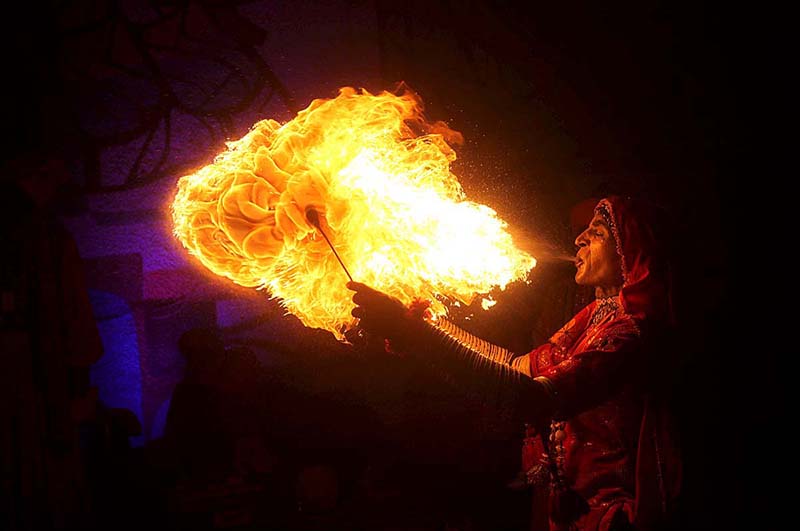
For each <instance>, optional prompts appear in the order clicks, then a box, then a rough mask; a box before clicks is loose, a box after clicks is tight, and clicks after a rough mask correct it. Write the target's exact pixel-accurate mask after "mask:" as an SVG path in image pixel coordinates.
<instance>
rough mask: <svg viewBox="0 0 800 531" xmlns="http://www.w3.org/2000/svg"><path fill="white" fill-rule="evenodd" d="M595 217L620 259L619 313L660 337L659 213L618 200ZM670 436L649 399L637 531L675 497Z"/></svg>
mask: <svg viewBox="0 0 800 531" xmlns="http://www.w3.org/2000/svg"><path fill="white" fill-rule="evenodd" d="M595 212H596V213H599V214H600V215H602V216H603V217H604V218H605V220H606V222H607V223H608V224H609V226H610V227H611V231H612V233H613V234H614V238H615V239H616V243H617V253H618V254H619V255H620V257H621V259H622V275H623V280H624V282H623V285H622V290H621V291H620V299H621V301H622V305H623V308H624V309H625V311H626V312H627V313H628V314H629V315H632V316H633V317H634V318H635V319H636V320H637V321H638V322H639V323H641V324H645V325H646V327H647V328H648V329H649V331H653V329H654V328H658V329H660V332H663V331H664V329H665V328H664V327H669V326H671V325H673V324H674V315H673V308H672V296H671V290H672V278H671V277H672V275H671V271H670V266H669V256H670V255H671V253H672V241H671V234H670V231H669V230H667V227H668V223H667V219H666V215H665V213H664V212H663V211H662V210H661V209H659V208H658V207H656V206H655V205H652V204H649V203H647V202H645V201H642V200H633V199H628V198H622V197H618V196H611V197H608V198H606V199H603V200H601V201H600V202H599V203H598V204H597V206H596V207H595ZM651 346H653V345H651ZM663 354H666V355H671V354H672V353H663ZM663 361H664V360H662V363H663ZM673 431H674V430H673V428H672V419H671V415H670V414H669V411H668V409H666V408H665V407H664V404H663V403H661V402H660V401H659V399H658V396H657V395H651V396H649V397H648V400H647V402H646V405H645V409H644V414H643V417H642V423H641V426H640V433H639V448H638V452H637V469H636V504H635V508H634V509H633V513H632V514H630V515H629V516H631V517H633V518H632V519H633V520H634V522H635V523H636V525H637V526H638V527H641V528H643V529H647V528H648V527H649V526H650V525H651V524H652V523H653V522H655V521H657V520H658V519H659V517H660V516H663V515H664V513H665V512H668V511H669V507H670V505H671V504H672V503H673V502H674V500H675V498H676V497H677V496H678V493H679V492H680V484H681V478H682V466H681V458H680V452H679V451H678V449H677V447H676V446H675V444H674V439H673V435H672V432H673Z"/></svg>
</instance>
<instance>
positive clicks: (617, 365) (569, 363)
mask: <svg viewBox="0 0 800 531" xmlns="http://www.w3.org/2000/svg"><path fill="white" fill-rule="evenodd" d="M641 347H642V344H641V339H640V336H639V332H638V329H637V328H636V327H635V326H632V323H629V322H627V320H623V321H622V322H618V323H614V324H611V325H609V326H607V327H603V329H601V331H600V332H599V333H598V334H597V335H596V337H593V338H589V340H588V341H587V342H586V346H585V347H583V348H582V350H580V351H576V352H573V353H572V354H571V356H569V357H568V358H567V359H565V360H563V361H562V362H561V363H559V364H557V365H552V366H550V367H548V368H546V369H545V370H543V371H541V372H540V373H539V374H538V376H542V377H545V378H547V379H548V380H549V381H550V383H551V385H552V388H553V389H554V393H555V395H556V396H557V398H558V407H559V412H560V413H561V414H563V415H565V416H569V415H572V414H575V413H580V412H581V411H584V410H586V409H589V408H591V407H593V406H596V405H598V404H601V403H603V402H605V401H606V400H608V399H609V398H610V397H612V396H613V395H614V394H615V393H616V392H617V391H619V390H620V389H621V388H622V387H623V386H625V385H626V384H628V383H631V382H633V381H634V380H635V379H636V378H639V377H644V356H643V355H642V352H641Z"/></svg>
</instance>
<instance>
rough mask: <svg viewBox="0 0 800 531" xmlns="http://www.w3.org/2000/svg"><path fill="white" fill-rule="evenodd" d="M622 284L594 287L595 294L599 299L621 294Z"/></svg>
mask: <svg viewBox="0 0 800 531" xmlns="http://www.w3.org/2000/svg"><path fill="white" fill-rule="evenodd" d="M620 289H622V288H621V286H597V287H595V288H594V296H595V298H597V299H606V298H608V297H613V296H615V295H619V291H620Z"/></svg>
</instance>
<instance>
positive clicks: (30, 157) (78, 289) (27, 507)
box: [0, 150, 103, 530]
mask: <svg viewBox="0 0 800 531" xmlns="http://www.w3.org/2000/svg"><path fill="white" fill-rule="evenodd" d="M69 180H70V175H69V172H68V171H67V168H66V165H65V163H64V161H63V160H62V159H60V158H59V157H58V155H57V154H55V153H48V152H46V151H37V150H30V151H27V152H25V153H23V154H20V155H17V156H15V157H14V158H13V159H11V160H9V161H7V163H6V164H4V165H3V170H2V181H0V188H1V189H0V241H2V244H3V246H4V249H3V250H4V259H3V260H2V262H1V263H0V289H2V314H1V315H2V316H1V317H0V337H1V338H2V344H1V346H0V352H2V353H3V355H2V357H0V393H1V394H2V395H1V396H0V456H2V458H1V459H2V460H1V461H0V478H2V483H0V491H1V494H2V495H1V496H0V500H2V501H1V502H0V503H2V504H3V506H2V508H1V509H0V528H3V529H10V530H27V529H36V530H46V529H56V528H58V529H61V528H66V527H78V526H81V525H85V524H86V523H87V522H86V520H88V518H89V517H88V515H89V514H90V512H89V511H90V506H91V502H90V495H89V489H88V488H87V483H86V474H85V472H86V467H85V460H84V458H83V456H82V455H81V451H80V444H79V428H80V425H81V424H82V423H85V422H89V421H91V420H92V419H93V418H94V416H95V413H96V408H97V406H96V396H97V393H96V389H93V388H91V387H90V385H89V367H90V366H91V365H92V364H93V363H94V362H96V361H97V360H98V359H99V358H100V357H101V356H102V354H103V349H102V344H101V342H100V336H99V334H98V331H97V326H96V322H95V320H94V317H93V314H92V309H91V306H90V303H89V297H88V292H87V290H86V283H85V278H84V270H83V263H82V261H81V258H80V256H79V254H78V251H77V247H76V245H75V242H74V240H73V239H72V237H71V236H70V234H69V233H68V232H67V231H66V229H65V228H64V227H63V226H62V225H61V224H60V223H59V221H58V219H57V217H56V216H55V214H54V211H53V208H54V205H55V200H56V199H57V198H58V197H59V195H60V193H61V192H62V191H63V187H64V186H65V185H66V184H67V183H68V182H69Z"/></svg>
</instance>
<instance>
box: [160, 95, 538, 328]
mask: <svg viewBox="0 0 800 531" xmlns="http://www.w3.org/2000/svg"><path fill="white" fill-rule="evenodd" d="M459 137H460V135H459V134H458V133H457V132H455V131H452V130H450V129H448V128H447V127H446V126H445V125H444V124H443V123H441V122H437V123H433V124H432V123H429V122H427V121H426V120H425V119H424V117H423V114H422V105H421V102H420V100H419V98H418V97H417V96H416V95H415V94H414V93H413V92H411V91H410V90H408V89H407V88H406V89H405V90H403V91H401V93H400V94H393V93H390V92H382V93H380V94H377V95H373V94H370V93H369V92H367V91H365V90H360V91H359V90H356V89H353V88H349V87H346V88H342V89H341V90H340V91H339V95H338V96H337V97H336V98H334V99H317V100H314V101H313V102H312V103H311V105H309V106H308V108H307V109H305V110H303V111H301V112H300V113H298V115H297V117H296V118H294V119H293V120H291V121H290V122H288V123H286V124H283V125H282V124H280V123H278V122H277V121H275V120H271V119H268V120H263V121H260V122H258V123H256V124H255V125H254V126H253V128H252V129H251V131H250V132H249V133H248V134H247V135H245V136H244V137H243V138H241V139H240V140H237V141H234V142H229V143H228V144H227V146H228V149H227V151H224V152H223V153H221V154H219V155H218V156H217V157H216V158H215V160H214V161H213V163H212V164H209V165H208V166H205V167H203V168H201V169H199V170H198V171H196V172H195V173H193V174H191V175H186V176H184V177H182V178H181V179H180V180H179V182H178V191H177V194H176V196H175V199H174V202H173V204H172V214H173V221H174V224H175V227H174V230H175V235H176V236H177V237H178V238H179V239H180V241H181V242H182V243H183V245H184V246H185V247H186V248H187V249H188V251H189V252H190V253H191V254H192V255H194V256H196V257H197V258H198V259H199V260H200V262H201V263H202V264H203V265H205V266H206V267H207V268H208V269H210V270H211V271H213V272H214V273H216V274H217V275H221V276H224V277H227V278H229V279H231V280H232V281H234V282H235V283H237V284H240V285H242V286H248V287H255V288H259V289H260V288H266V289H267V290H268V292H269V293H270V295H271V296H273V297H277V298H279V299H280V301H281V302H282V304H283V305H284V306H285V308H286V309H287V310H288V311H289V312H291V313H293V314H294V315H296V316H297V317H299V318H300V320H301V321H302V322H303V323H304V324H305V325H307V326H310V327H316V328H323V329H326V330H329V331H331V332H332V333H333V334H334V335H335V336H336V337H338V338H340V339H341V338H342V337H343V331H344V330H346V329H347V328H348V327H349V326H351V325H352V324H353V318H352V316H351V315H350V311H351V309H352V308H353V303H352V301H351V295H352V292H350V291H349V290H348V289H347V288H346V286H345V284H346V282H347V277H346V275H345V272H344V271H343V269H342V267H341V266H340V264H339V263H338V261H337V259H336V257H335V255H334V254H333V253H332V252H331V249H330V248H329V247H328V245H327V243H326V242H325V239H324V237H323V236H322V235H321V234H319V232H318V231H317V230H316V229H315V228H314V226H313V225H312V224H311V223H309V221H308V219H307V217H306V212H307V211H306V209H307V208H314V209H315V210H316V211H317V212H318V213H319V219H320V223H321V228H322V230H323V231H324V232H325V235H327V236H328V238H329V239H330V240H331V242H332V244H333V246H334V247H335V248H336V250H337V252H338V253H339V255H340V257H341V259H342V260H343V262H344V263H345V264H346V265H347V268H348V270H349V271H350V273H351V274H352V275H353V278H354V279H355V280H357V281H359V282H364V283H366V284H368V285H370V286H372V287H374V288H376V289H379V290H381V291H384V292H386V293H389V294H391V295H394V296H395V297H397V298H399V299H400V300H401V301H403V302H404V303H407V304H408V303H410V302H412V301H413V300H414V299H427V300H429V301H431V303H432V306H431V309H432V311H433V312H434V314H436V315H444V314H445V313H446V311H447V309H446V305H445V304H444V303H443V302H442V301H448V300H449V301H458V302H460V303H462V304H469V303H471V301H472V300H473V299H474V298H475V297H476V296H478V295H481V294H485V293H488V292H489V291H490V290H491V289H492V288H494V287H496V286H499V287H500V288H505V286H506V285H507V284H508V283H510V282H512V281H514V280H517V279H520V278H522V277H523V276H524V275H525V274H526V273H527V271H529V270H530V269H531V268H532V267H533V266H534V265H535V264H536V260H535V259H534V258H533V257H531V256H530V255H529V254H527V253H525V252H523V251H520V250H519V249H517V248H516V247H515V246H514V244H513V242H512V238H511V235H510V234H509V233H508V232H507V230H506V227H507V225H506V223H505V222H504V221H503V220H501V219H499V218H498V216H497V214H496V212H495V211H494V210H492V209H491V208H489V207H487V206H485V205H481V204H477V203H474V202H471V201H468V200H466V198H465V195H464V192H463V190H462V187H461V185H460V184H459V182H458V180H457V179H456V176H455V175H453V174H452V173H451V172H450V163H451V162H453V161H454V160H455V158H456V154H455V152H454V151H453V149H452V148H451V146H450V145H449V144H448V142H450V143H453V141H458V139H459Z"/></svg>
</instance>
